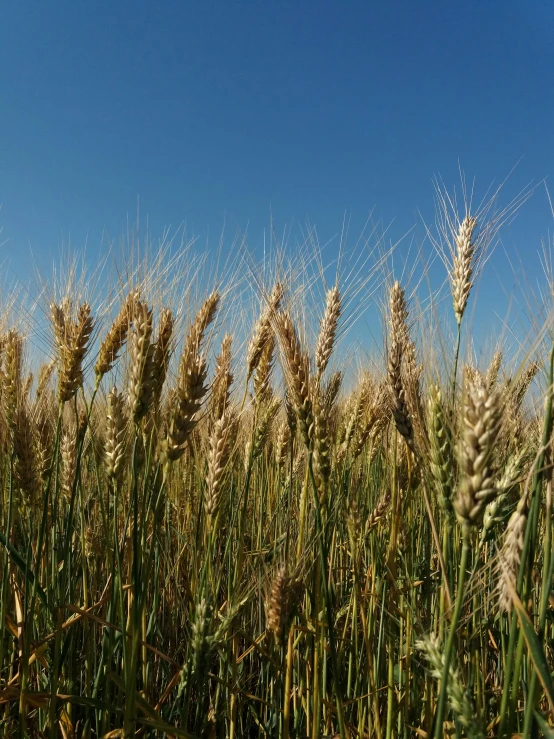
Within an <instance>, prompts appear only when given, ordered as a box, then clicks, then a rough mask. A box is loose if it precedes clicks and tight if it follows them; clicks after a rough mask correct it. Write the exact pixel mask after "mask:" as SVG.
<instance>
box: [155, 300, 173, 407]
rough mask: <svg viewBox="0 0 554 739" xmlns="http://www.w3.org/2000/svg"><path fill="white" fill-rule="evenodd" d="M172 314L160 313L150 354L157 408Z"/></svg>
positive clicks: (170, 335)
mask: <svg viewBox="0 0 554 739" xmlns="http://www.w3.org/2000/svg"><path fill="white" fill-rule="evenodd" d="M173 326H174V320H173V313H172V312H171V311H170V310H169V308H163V309H162V312H161V313H160V321H159V326H158V337H157V339H156V343H155V344H154V351H153V354H152V379H151V382H152V385H153V399H154V404H155V405H156V406H158V404H159V402H160V398H161V394H162V390H163V385H164V382H165V378H166V376H167V368H168V365H169V359H170V356H171V339H172V337H173Z"/></svg>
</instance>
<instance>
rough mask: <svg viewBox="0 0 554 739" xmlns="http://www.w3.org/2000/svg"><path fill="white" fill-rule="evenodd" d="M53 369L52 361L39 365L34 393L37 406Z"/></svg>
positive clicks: (54, 364)
mask: <svg viewBox="0 0 554 739" xmlns="http://www.w3.org/2000/svg"><path fill="white" fill-rule="evenodd" d="M55 369H56V362H55V361H54V360H53V361H51V362H47V363H46V364H42V365H41V367H40V370H39V373H38V380H37V390H36V393H35V401H36V404H39V403H40V402H41V401H42V399H43V396H44V394H45V393H46V390H47V388H48V385H49V383H50V380H51V379H52V375H53V374H54V370H55Z"/></svg>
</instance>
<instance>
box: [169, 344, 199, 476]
mask: <svg viewBox="0 0 554 739" xmlns="http://www.w3.org/2000/svg"><path fill="white" fill-rule="evenodd" d="M206 376H207V369H206V358H205V357H204V356H202V355H199V356H195V357H190V358H189V360H188V363H187V364H186V365H183V364H182V365H181V375H180V378H179V384H178V386H177V388H176V389H175V390H174V391H173V393H172V394H171V399H170V408H171V409H172V411H171V416H170V420H169V426H168V428H167V435H166V438H165V439H163V440H162V442H161V452H162V459H163V461H165V462H174V461H176V460H177V459H179V458H180V457H182V455H183V452H184V450H185V448H184V444H185V443H186V441H187V439H188V438H189V436H190V434H191V433H192V431H193V429H194V427H195V426H196V423H197V421H198V419H197V417H196V414H197V412H198V411H199V410H200V408H201V406H202V401H203V399H204V396H205V395H206V392H207V386H206Z"/></svg>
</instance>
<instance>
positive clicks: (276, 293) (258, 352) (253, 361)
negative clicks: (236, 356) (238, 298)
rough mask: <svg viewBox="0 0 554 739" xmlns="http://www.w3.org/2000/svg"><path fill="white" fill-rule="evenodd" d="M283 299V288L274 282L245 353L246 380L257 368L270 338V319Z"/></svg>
mask: <svg viewBox="0 0 554 739" xmlns="http://www.w3.org/2000/svg"><path fill="white" fill-rule="evenodd" d="M282 299H283V286H282V285H281V283H280V282H276V283H275V285H274V286H273V290H272V291H271V295H270V298H269V303H268V305H267V307H266V308H265V310H264V311H263V312H262V314H261V316H260V318H259V319H258V321H257V322H256V325H255V326H254V332H253V335H252V339H251V340H250V343H249V345H248V349H247V351H246V380H247V382H248V380H249V379H250V378H251V377H252V374H253V373H254V370H255V369H256V367H257V366H258V364H259V362H260V359H261V356H262V353H263V351H264V348H265V345H266V342H267V341H268V339H269V337H270V336H271V319H272V316H273V314H274V313H275V311H276V310H277V309H278V308H279V305H280V304H281V300H282Z"/></svg>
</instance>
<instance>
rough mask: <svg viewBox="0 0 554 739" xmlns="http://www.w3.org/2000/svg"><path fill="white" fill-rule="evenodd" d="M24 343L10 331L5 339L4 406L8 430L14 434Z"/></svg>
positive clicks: (15, 333) (16, 334) (19, 394)
mask: <svg viewBox="0 0 554 739" xmlns="http://www.w3.org/2000/svg"><path fill="white" fill-rule="evenodd" d="M22 355H23V341H22V338H21V336H20V335H19V334H18V333H17V331H14V330H12V329H10V331H8V333H7V334H6V336H5V337H4V366H3V370H2V375H1V378H2V406H3V409H4V416H5V419H6V425H7V426H8V430H10V431H11V432H13V429H14V426H15V417H16V412H17V408H18V405H19V400H20V397H21V368H22Z"/></svg>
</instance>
